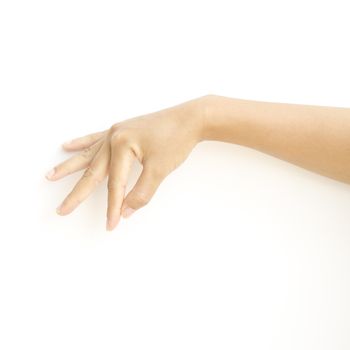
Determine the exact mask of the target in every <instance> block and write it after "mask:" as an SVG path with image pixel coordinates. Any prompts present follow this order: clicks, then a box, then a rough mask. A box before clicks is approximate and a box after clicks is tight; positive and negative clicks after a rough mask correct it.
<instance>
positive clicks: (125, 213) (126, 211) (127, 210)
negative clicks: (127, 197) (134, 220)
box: [122, 207, 135, 218]
mask: <svg viewBox="0 0 350 350" xmlns="http://www.w3.org/2000/svg"><path fill="white" fill-rule="evenodd" d="M134 212H135V209H133V208H130V207H125V208H124V210H123V213H122V215H123V218H128V217H129V216H131V215H132V214H133V213H134Z"/></svg>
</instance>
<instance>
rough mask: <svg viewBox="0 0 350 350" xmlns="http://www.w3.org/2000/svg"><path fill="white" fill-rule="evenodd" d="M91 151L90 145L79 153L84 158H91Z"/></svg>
mask: <svg viewBox="0 0 350 350" xmlns="http://www.w3.org/2000/svg"><path fill="white" fill-rule="evenodd" d="M91 152H92V147H91V146H89V147H86V148H84V149H83V151H82V152H80V153H79V155H80V156H81V157H82V158H84V159H90V157H91Z"/></svg>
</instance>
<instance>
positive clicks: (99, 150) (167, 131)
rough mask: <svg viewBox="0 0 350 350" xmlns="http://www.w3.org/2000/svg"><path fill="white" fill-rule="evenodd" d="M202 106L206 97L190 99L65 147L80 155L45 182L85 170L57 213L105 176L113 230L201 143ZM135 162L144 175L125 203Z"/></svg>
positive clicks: (71, 206)
mask: <svg viewBox="0 0 350 350" xmlns="http://www.w3.org/2000/svg"><path fill="white" fill-rule="evenodd" d="M204 101H205V97H201V98H198V99H194V100H191V101H188V102H185V103H182V104H180V105H177V106H174V107H170V108H167V109H164V110H161V111H158V112H155V113H151V114H147V115H142V116H139V117H135V118H132V119H128V120H124V121H121V122H119V123H116V124H113V125H112V126H111V127H110V128H109V129H108V130H104V131H99V132H97V133H94V134H89V135H86V136H83V137H80V138H76V139H74V140H72V141H70V142H69V143H64V144H63V148H64V149H65V150H67V151H80V153H78V154H76V155H74V156H72V157H71V158H69V159H68V160H66V161H64V162H62V163H60V164H58V165H57V166H55V167H54V168H53V169H52V170H51V171H49V172H48V173H47V175H46V177H47V179H48V180H59V179H61V178H63V177H64V176H66V175H69V174H72V173H74V172H76V171H78V170H82V169H86V170H85V171H84V174H83V176H82V178H81V179H80V180H79V181H78V183H77V184H76V185H75V186H74V188H73V190H72V191H71V192H70V193H69V194H68V195H67V197H66V198H65V199H64V200H63V202H62V204H61V205H60V206H59V207H58V208H57V213H58V214H59V215H67V214H70V213H71V212H72V211H73V210H74V209H75V208H76V207H77V206H78V205H79V204H80V203H81V202H82V201H84V200H85V199H86V198H87V197H88V196H89V195H90V194H91V193H92V191H93V190H94V189H95V187H96V186H97V185H98V184H100V183H101V181H103V180H104V178H105V177H106V176H107V175H108V210H107V225H106V228H107V230H113V229H114V228H115V227H116V225H117V224H118V222H119V219H120V216H121V215H122V216H123V217H128V216H130V215H131V214H132V213H133V212H134V211H135V210H137V209H139V208H141V207H143V206H144V205H146V204H147V203H148V202H149V201H150V199H151V198H152V196H153V195H154V193H155V191H156V190H157V188H158V186H159V185H160V183H161V182H162V181H163V179H164V178H165V177H166V176H167V175H168V174H169V173H170V172H172V171H173V170H174V169H175V168H177V167H178V166H179V165H180V164H181V163H182V162H183V161H184V160H185V159H186V158H187V156H188V154H189V153H190V152H191V150H192V149H193V147H194V146H195V145H196V144H197V143H198V142H199V141H201V132H202V123H203V118H202V113H203V112H202V111H203V110H204ZM135 159H137V160H138V161H139V162H140V163H141V164H142V165H143V170H142V173H141V175H140V177H139V179H138V180H137V182H136V184H135V186H134V187H133V188H132V189H131V191H130V192H129V193H128V194H127V196H126V197H125V188H126V185H127V181H128V175H129V170H130V168H131V165H132V163H133V161H134V160H135ZM124 197H125V198H124Z"/></svg>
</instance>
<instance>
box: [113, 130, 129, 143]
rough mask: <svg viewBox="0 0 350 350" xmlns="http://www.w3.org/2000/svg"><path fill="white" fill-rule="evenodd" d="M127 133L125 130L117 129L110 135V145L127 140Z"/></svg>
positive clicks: (126, 141)
mask: <svg viewBox="0 0 350 350" xmlns="http://www.w3.org/2000/svg"><path fill="white" fill-rule="evenodd" d="M129 136H130V135H129V133H128V131H127V130H119V131H118V132H115V133H113V134H112V136H111V144H112V145H121V144H126V143H128V142H129Z"/></svg>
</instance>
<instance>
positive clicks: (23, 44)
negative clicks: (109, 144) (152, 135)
mask: <svg viewBox="0 0 350 350" xmlns="http://www.w3.org/2000/svg"><path fill="white" fill-rule="evenodd" d="M346 6H347V1H335V0H332V1H320V0H318V1H307V0H302V1H300V0H293V1H277V0H276V1H271V0H270V1H249V0H244V1H220V0H215V1H190V0H186V1H183V0H177V1H172V2H169V1H160V0H153V1H152V0H151V1H133V0H128V1H123V2H122V1H101V0H100V1H87V0H85V1H78V0H67V1H65V0H60V1H49V0H45V1H44V0H43V1H38V0H31V1H16V0H8V1H7V0H2V1H1V2H0V45H1V46H0V50H1V54H0V63H1V64H0V116H1V137H0V142H1V180H2V181H1V203H2V215H1V222H0V284H1V285H0V348H1V349H4V350H11V349H21V350H22V349H36V350H41V349H45V350H46V349H50V350H55V349H60V350H61V349H65V350H70V349H84V350H90V349H99V350H100V349H102V350H109V349H120V350H129V349H152V350H156V349H223V350H224V349H240V350H241V349H244V350H245V349H254V350H255V349H269V350H274V349H276V350H277V349H284V350H289V349H293V350H294V349H299V350H302V349H305V350H306V349H307V350H313V349H315V350H316V349H317V350H323V349H327V350H328V349H329V350H330V349H332V350H345V349H349V348H350V316H349V315H350V300H349V294H350V222H349V212H350V209H349V208H350V186H349V185H347V184H343V183H340V182H337V181H334V180H331V179H328V178H325V177H322V176H320V175H317V174H313V173H311V172H309V171H307V170H304V169H301V168H298V167H296V166H294V165H291V164H288V163H286V162H284V161H281V160H278V159H276V158H273V157H270V156H267V155H265V154H262V153H259V152H257V151H253V150H251V149H247V148H243V147H240V146H236V145H231V144H226V143H219V142H203V143H200V144H199V145H197V146H196V147H195V149H194V150H193V152H192V153H191V155H190V156H189V158H188V159H187V160H186V161H185V163H184V164H183V165H182V166H181V167H180V168H178V169H176V170H175V171H174V172H173V173H172V174H170V175H169V176H168V177H167V178H166V180H165V181H164V182H163V183H162V184H161V186H160V188H159V190H158V192H157V193H156V195H155V196H154V197H153V199H152V200H151V202H150V203H149V205H148V206H147V207H144V208H142V209H141V210H140V211H138V212H137V213H136V214H134V216H132V217H131V218H130V219H128V220H124V221H122V222H121V223H120V225H119V226H118V227H117V229H116V230H115V231H113V232H112V233H108V232H106V231H105V218H106V198H107V192H106V183H105V184H104V185H103V186H101V187H100V188H99V189H98V190H97V191H96V192H94V193H93V194H92V195H91V197H89V198H88V200H86V201H85V202H84V203H83V204H81V206H80V207H79V208H77V209H76V210H75V211H74V212H73V213H72V214H70V215H68V216H65V217H60V216H58V215H56V213H55V208H56V207H57V206H58V204H60V202H61V200H62V199H63V198H64V197H65V196H66V195H67V194H68V192H69V191H70V190H71V188H72V187H73V185H74V184H75V183H76V181H77V180H78V179H79V177H80V176H81V173H77V174H73V175H70V176H69V177H67V178H65V179H62V180H61V181H58V182H54V183H52V182H49V181H47V180H46V179H45V178H44V175H45V173H46V171H48V170H49V169H50V168H51V167H52V166H53V165H55V164H57V163H58V162H61V161H63V160H64V159H66V158H67V157H68V156H69V154H66V153H64V152H63V151H62V150H61V148H60V145H61V143H62V142H64V141H66V140H69V139H71V138H73V137H78V136H81V135H84V134H87V133H90V132H94V131H99V130H103V129H106V128H108V127H110V126H111V125H112V124H113V123H115V122H117V121H120V120H123V119H127V118H130V117H134V116H136V115H140V114H145V113H149V112H153V111H156V110H159V109H162V108H165V107H169V106H171V105H175V104H178V103H181V102H184V101H186V100H188V99H192V98H195V97H199V96H202V95H204V94H208V93H213V94H218V95H224V96H231V97H237V98H244V99H256V100H265V101H274V102H291V103H305V104H320V105H333V106H343V107H350V95H349V86H350V83H349V82H350V68H349V64H350V50H349V33H350V20H349V10H348V9H347V7H346ZM139 171H140V166H138V165H135V168H134V169H133V176H132V178H131V179H130V184H129V186H131V185H132V183H133V181H135V179H136V177H137V175H138V174H139Z"/></svg>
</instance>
